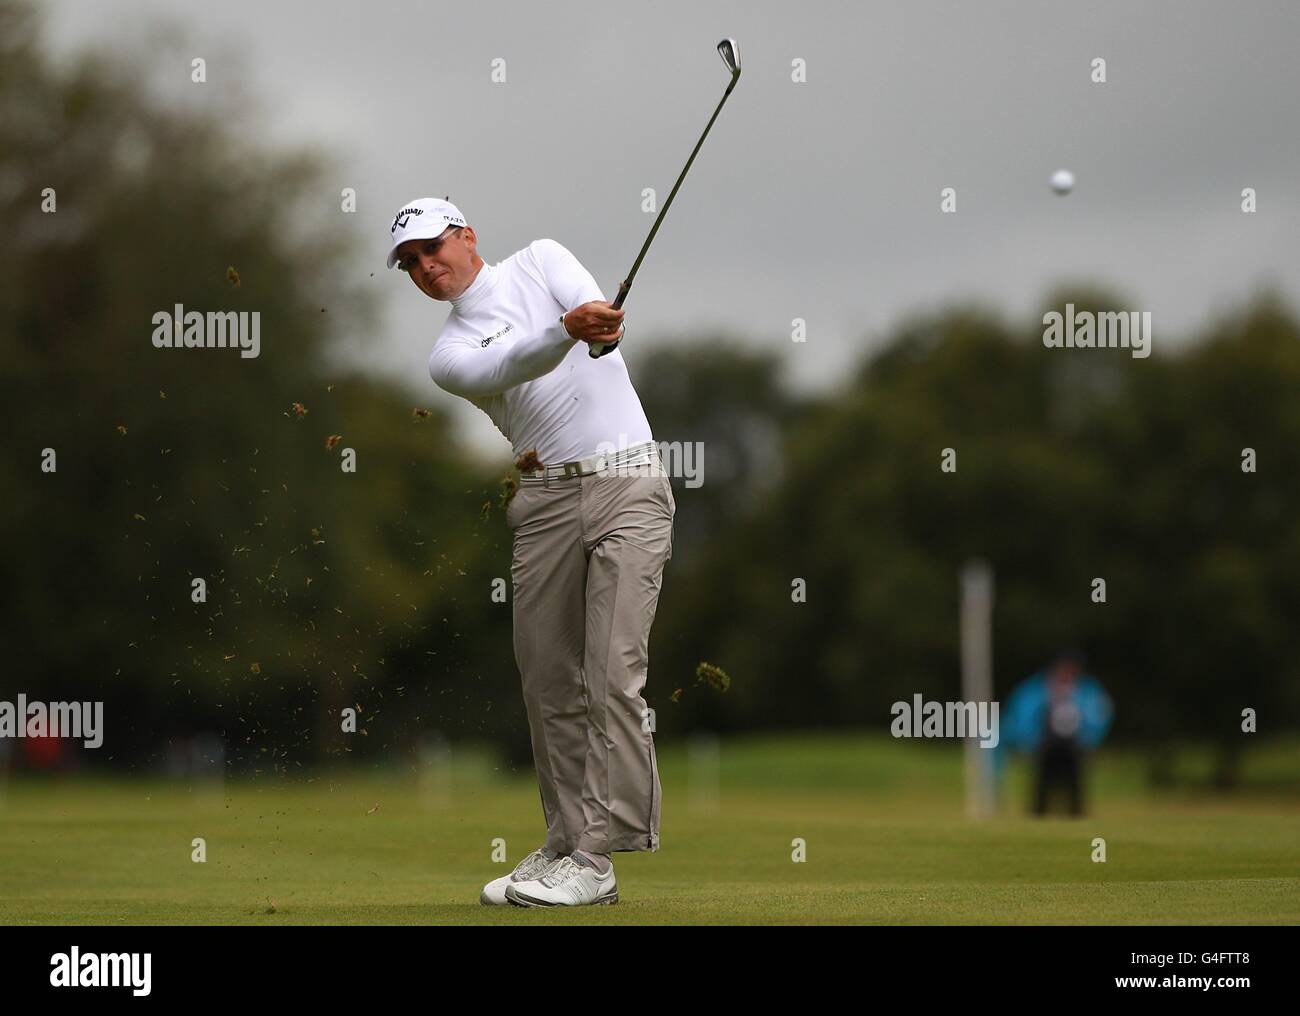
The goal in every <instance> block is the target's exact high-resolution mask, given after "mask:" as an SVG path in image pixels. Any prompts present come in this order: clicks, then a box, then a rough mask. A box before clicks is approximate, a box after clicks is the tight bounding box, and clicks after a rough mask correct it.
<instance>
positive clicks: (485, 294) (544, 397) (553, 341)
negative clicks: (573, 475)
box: [429, 240, 653, 465]
mask: <svg viewBox="0 0 1300 1016" xmlns="http://www.w3.org/2000/svg"><path fill="white" fill-rule="evenodd" d="M604 299H605V297H604V295H603V294H602V293H601V291H600V287H599V286H597V285H596V280H595V279H593V278H592V277H591V273H590V272H588V271H587V270H586V269H585V268H583V267H582V264H581V263H580V262H579V261H578V259H577V258H576V257H574V256H573V255H572V254H571V253H570V252H569V251H568V250H567V249H566V248H565V247H564V246H563V245H561V244H559V243H556V242H555V241H554V240H534V241H533V242H532V243H530V244H529V245H528V246H527V247H525V248H524V249H523V250H521V251H517V252H516V253H515V254H513V255H511V256H510V257H509V258H507V259H506V260H505V261H502V262H501V263H499V264H497V265H488V264H484V265H483V267H482V268H480V269H479V272H478V275H477V276H475V278H474V281H473V282H471V283H470V284H469V288H468V289H466V290H465V292H464V293H462V294H461V295H460V296H459V297H457V298H456V299H454V300H452V301H451V305H452V311H451V314H450V316H448V318H447V323H446V324H445V325H443V328H442V332H441V334H440V335H439V336H438V341H437V342H436V343H435V344H434V347H433V352H432V353H431V354H430V356H429V374H430V376H431V377H432V378H433V380H434V382H435V383H436V384H437V385H438V387H440V388H442V389H443V390H444V391H447V392H450V393H451V394H453V395H460V396H462V397H464V398H466V399H468V400H469V401H470V402H472V403H473V404H474V405H476V406H478V407H479V408H480V409H482V410H483V411H484V412H485V413H487V414H488V416H489V417H491V418H492V422H493V423H494V424H496V426H497V430H499V431H501V433H502V434H504V435H505V436H506V438H507V439H508V440H509V441H510V444H511V446H512V448H513V449H514V453H515V455H516V456H519V455H522V454H523V453H524V452H525V451H528V450H529V449H532V448H535V449H536V450H537V457H538V458H539V459H540V460H541V461H542V462H543V463H545V464H547V465H551V464H558V463H561V462H575V461H577V460H578V459H583V458H587V457H588V456H591V455H595V454H597V453H598V452H604V451H610V450H613V449H618V448H620V447H626V446H629V445H635V444H640V443H642V442H644V441H650V440H653V438H652V436H651V433H650V423H649V421H647V420H646V415H645V410H644V409H642V408H641V400H640V399H639V398H637V394H636V389H635V388H633V387H632V379H631V378H630V377H629V376H628V373H627V364H626V363H624V361H623V354H622V353H621V352H620V351H619V350H617V349H616V350H614V352H612V353H607V354H606V355H605V356H602V357H601V358H600V359H598V360H593V359H592V358H591V356H590V355H589V354H588V351H587V350H588V346H587V343H586V342H582V341H579V340H576V339H574V338H573V337H572V336H570V335H569V333H568V331H567V329H565V327H564V323H563V320H562V317H563V315H564V314H566V313H567V312H568V311H571V310H573V309H574V308H575V307H579V306H581V305H582V304H584V303H588V302H590V301H592V300H604Z"/></svg>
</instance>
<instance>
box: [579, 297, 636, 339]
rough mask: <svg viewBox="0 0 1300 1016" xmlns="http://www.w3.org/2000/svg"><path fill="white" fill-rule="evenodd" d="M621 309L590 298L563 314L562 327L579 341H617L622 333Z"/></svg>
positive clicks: (606, 302)
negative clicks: (589, 300)
mask: <svg viewBox="0 0 1300 1016" xmlns="http://www.w3.org/2000/svg"><path fill="white" fill-rule="evenodd" d="M625 313H626V312H625V311H623V310H622V309H619V310H615V309H614V307H613V305H612V304H610V303H609V302H608V301H605V300H592V301H591V302H590V303H584V304H583V305H582V306H581V307H574V308H573V310H571V311H569V313H567V314H565V315H564V327H565V328H566V329H567V330H568V332H569V334H570V335H571V336H573V338H575V339H577V340H579V341H580V342H599V343H606V342H617V341H618V340H619V338H621V337H622V335H623V315H624V314H625Z"/></svg>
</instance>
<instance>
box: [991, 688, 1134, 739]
mask: <svg viewBox="0 0 1300 1016" xmlns="http://www.w3.org/2000/svg"><path fill="white" fill-rule="evenodd" d="M1071 698H1072V700H1073V702H1074V704H1075V706H1077V707H1078V709H1079V727H1078V730H1077V731H1076V732H1075V737H1076V739H1077V740H1078V742H1079V744H1080V745H1081V746H1082V747H1083V748H1085V749H1088V750H1091V749H1093V748H1096V747H1097V745H1099V744H1101V742H1102V740H1103V739H1104V738H1105V737H1106V733H1107V731H1109V730H1110V722H1111V719H1112V717H1113V716H1114V713H1115V709H1114V706H1113V705H1112V703H1111V700H1110V696H1109V695H1107V694H1106V689H1105V688H1103V687H1102V686H1101V682H1100V681H1098V680H1097V679H1096V678H1095V677H1093V676H1092V675H1091V674H1080V675H1079V676H1078V677H1077V678H1076V679H1075V682H1074V689H1073V692H1072V695H1071ZM1047 709H1048V678H1047V674H1046V673H1045V672H1044V671H1041V670H1040V671H1039V672H1038V673H1037V674H1034V675H1033V676H1032V677H1029V678H1026V679H1025V680H1024V681H1021V682H1020V684H1018V685H1016V687H1015V688H1014V689H1013V690H1012V692H1011V697H1010V698H1009V699H1008V700H1007V703H1006V707H1005V708H1004V709H1003V710H1002V712H1001V716H1000V718H999V719H1000V739H999V747H1001V746H1002V745H1006V747H1008V748H1010V749H1012V750H1014V751H1034V750H1035V749H1037V748H1038V747H1039V745H1040V744H1041V743H1042V740H1043V735H1044V733H1045V732H1046V730H1047Z"/></svg>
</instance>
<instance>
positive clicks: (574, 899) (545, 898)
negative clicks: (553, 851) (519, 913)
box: [506, 857, 618, 907]
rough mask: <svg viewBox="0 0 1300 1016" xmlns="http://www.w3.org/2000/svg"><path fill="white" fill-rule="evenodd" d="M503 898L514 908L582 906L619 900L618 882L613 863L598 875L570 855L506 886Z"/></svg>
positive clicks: (594, 870)
mask: <svg viewBox="0 0 1300 1016" xmlns="http://www.w3.org/2000/svg"><path fill="white" fill-rule="evenodd" d="M506 899H507V900H509V901H510V902H511V903H513V904H514V905H515V906H517V907H581V906H586V905H588V904H597V905H599V904H604V903H617V902H618V884H617V883H616V882H615V881H614V866H613V865H612V864H611V865H610V866H609V871H607V872H605V874H603V875H602V874H600V872H598V871H597V870H596V869H595V868H589V867H587V866H586V865H584V864H579V863H578V862H577V861H575V860H574V859H573V858H572V857H563V858H561V859H560V863H559V864H557V865H556V866H555V867H554V868H552V869H551V870H550V871H548V872H547V873H546V874H545V875H541V876H539V877H537V878H535V879H533V880H531V881H527V882H512V883H510V885H508V886H506Z"/></svg>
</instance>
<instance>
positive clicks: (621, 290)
mask: <svg viewBox="0 0 1300 1016" xmlns="http://www.w3.org/2000/svg"><path fill="white" fill-rule="evenodd" d="M738 77H739V75H735V76H733V77H732V79H731V83H730V84H729V85H727V90H726V91H725V92H723V93H722V99H721V100H720V101H719V102H718V108H717V109H715V110H714V111H713V116H711V117H709V123H708V126H706V127H705V128H704V133H703V134H701V135H700V140H699V141H697V142H696V143H695V148H694V149H693V150H692V151H691V157H690V158H689V159H687V160H686V165H685V166H684V167H683V168H682V173H681V176H679V177H678V178H677V182H676V183H675V184H673V189H672V190H671V191H669V192H668V200H666V201H665V202H664V206H663V207H662V208H661V209H659V215H658V216H657V217H656V218H655V222H654V225H653V226H651V227H650V235H649V236H647V237H646V238H645V243H644V244H642V246H641V253H640V254H638V255H637V256H636V261H634V262H633V263H632V270H631V271H630V272H628V273H627V278H626V279H624V280H623V284H622V285H621V286H619V287H618V296H617V297H615V299H614V303H613V307H614V309H615V310H618V309H619V308H620V307H622V306H623V301H624V300H625V299H627V294H628V290H630V289H631V288H632V280H633V279H635V278H636V273H637V271H638V270H639V269H640V267H641V262H642V261H644V260H645V256H646V252H647V251H649V250H650V244H651V243H652V242H653V241H654V238H655V234H656V233H657V232H659V225H660V223H662V222H663V221H664V216H665V215H667V214H668V209H669V207H670V206H671V205H672V203H673V198H675V197H676V196H677V191H678V189H679V188H680V187H681V185H682V181H683V180H685V179H686V174H687V173H688V172H690V169H691V163H693V162H694V161H695V156H696V155H697V154H699V151H700V148H701V147H702V146H703V145H704V139H705V138H707V137H708V136H709V131H710V130H712V129H713V121H715V120H716V119H717V118H718V114H719V113H721V112H722V107H723V105H724V104H725V103H726V101H727V99H728V98H729V97H730V96H731V90H732V89H733V88H735V87H736V80H737V78H738Z"/></svg>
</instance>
